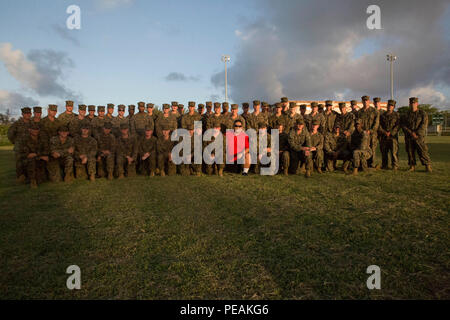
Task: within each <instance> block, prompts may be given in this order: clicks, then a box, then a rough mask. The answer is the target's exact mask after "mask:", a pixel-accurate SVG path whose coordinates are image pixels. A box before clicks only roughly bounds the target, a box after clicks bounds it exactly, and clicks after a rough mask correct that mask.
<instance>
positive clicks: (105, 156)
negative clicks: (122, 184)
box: [96, 122, 126, 180]
mask: <svg viewBox="0 0 450 320" xmlns="http://www.w3.org/2000/svg"><path fill="white" fill-rule="evenodd" d="M124 125H126V124H124ZM112 129H113V125H112V124H111V123H110V122H107V123H105V126H104V127H103V132H102V134H101V135H99V136H98V138H97V149H98V151H97V159H96V160H97V164H98V170H97V173H98V176H99V177H100V178H103V177H104V176H105V174H106V175H107V178H108V180H112V179H113V174H114V162H115V158H116V148H117V142H116V137H115V136H114V135H113V134H112V132H111V130H112Z"/></svg>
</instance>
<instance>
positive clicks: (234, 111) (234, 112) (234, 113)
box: [224, 104, 246, 130]
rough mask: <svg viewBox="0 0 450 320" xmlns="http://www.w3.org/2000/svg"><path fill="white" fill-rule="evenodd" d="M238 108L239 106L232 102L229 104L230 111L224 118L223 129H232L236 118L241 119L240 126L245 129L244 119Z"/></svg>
mask: <svg viewBox="0 0 450 320" xmlns="http://www.w3.org/2000/svg"><path fill="white" fill-rule="evenodd" d="M238 109H239V106H238V105H237V104H232V105H231V113H230V114H229V115H228V117H226V118H225V122H224V123H225V129H227V130H228V129H230V130H233V129H234V122H235V121H236V120H239V121H241V123H242V127H243V128H244V129H245V128H246V125H245V119H244V117H243V116H241V115H239V114H238Z"/></svg>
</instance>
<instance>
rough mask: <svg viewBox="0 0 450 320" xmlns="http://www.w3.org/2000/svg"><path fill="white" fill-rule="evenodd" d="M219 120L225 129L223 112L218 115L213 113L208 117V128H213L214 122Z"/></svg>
mask: <svg viewBox="0 0 450 320" xmlns="http://www.w3.org/2000/svg"><path fill="white" fill-rule="evenodd" d="M216 121H219V122H220V128H221V129H222V132H223V130H224V129H225V121H226V119H225V117H224V116H222V114H220V115H218V116H216V114H215V113H214V114H212V115H211V116H209V117H208V120H207V122H206V130H208V129H213V128H214V122H216Z"/></svg>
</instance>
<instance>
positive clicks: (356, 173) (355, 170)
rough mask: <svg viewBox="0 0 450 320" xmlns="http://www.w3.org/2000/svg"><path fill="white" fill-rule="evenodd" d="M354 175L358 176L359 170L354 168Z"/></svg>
mask: <svg viewBox="0 0 450 320" xmlns="http://www.w3.org/2000/svg"><path fill="white" fill-rule="evenodd" d="M353 175H354V176H356V175H358V168H353Z"/></svg>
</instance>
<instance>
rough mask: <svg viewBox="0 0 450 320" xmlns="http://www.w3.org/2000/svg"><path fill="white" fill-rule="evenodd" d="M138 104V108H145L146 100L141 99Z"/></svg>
mask: <svg viewBox="0 0 450 320" xmlns="http://www.w3.org/2000/svg"><path fill="white" fill-rule="evenodd" d="M137 105H138V108H141V107H142V108H145V102H144V101H139V102H138V103H137Z"/></svg>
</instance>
